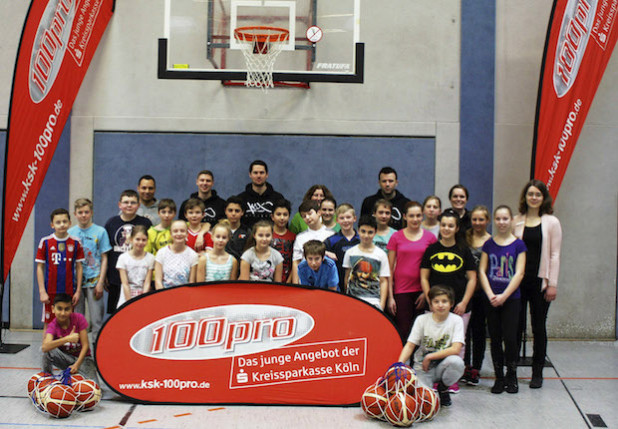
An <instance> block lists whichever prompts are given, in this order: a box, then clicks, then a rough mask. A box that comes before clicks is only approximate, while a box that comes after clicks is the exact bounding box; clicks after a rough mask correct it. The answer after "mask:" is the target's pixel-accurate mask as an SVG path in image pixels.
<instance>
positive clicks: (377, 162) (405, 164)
mask: <svg viewBox="0 0 618 429" xmlns="http://www.w3.org/2000/svg"><path fill="white" fill-rule="evenodd" d="M255 159H262V160H264V161H266V163H267V164H268V166H269V173H270V174H269V179H268V181H269V182H270V183H271V184H272V185H273V186H274V188H275V189H276V190H277V191H279V192H281V193H282V194H283V195H284V196H285V197H286V198H288V199H289V200H291V202H292V208H293V211H294V212H295V211H296V209H297V207H298V205H299V204H300V202H301V199H302V196H303V195H304V193H305V192H306V190H307V188H309V187H310V186H311V185H313V184H315V183H322V184H325V185H326V186H327V187H328V188H329V189H330V190H331V191H332V192H333V194H334V195H335V198H336V199H337V201H338V202H339V203H341V202H350V203H352V204H353V205H354V206H355V207H356V208H357V209H358V210H360V204H361V202H362V199H363V198H364V197H365V196H367V195H370V194H374V193H375V192H376V191H377V189H378V171H379V170H380V168H382V167H383V166H386V165H390V166H392V167H393V168H395V169H396V170H397V172H398V173H399V182H400V183H399V188H398V189H399V190H400V191H401V192H403V193H404V194H405V195H406V196H408V197H409V198H412V199H418V200H422V199H423V198H424V197H425V196H426V195H429V194H431V193H433V192H434V173H435V172H434V170H435V140H434V139H433V138H405V137H347V136H346V137H343V136H342V137H338V136H306V135H247V134H241V135H239V134H173V133H170V134H167V133H120V132H114V133H112V132H96V133H95V139H94V193H93V195H94V205H95V222H97V223H99V224H104V223H105V222H106V220H107V219H108V218H109V217H111V216H113V215H115V214H117V213H118V205H117V202H118V197H119V195H120V193H121V192H122V191H123V190H124V189H129V188H130V189H135V188H136V187H137V181H138V179H139V177H140V176H142V175H144V174H151V175H152V176H154V177H155V179H156V181H157V192H156V196H157V198H159V199H160V198H173V199H174V201H176V203H177V204H180V202H182V201H183V200H184V199H186V198H187V197H188V196H189V194H190V193H192V192H195V191H196V186H195V175H196V174H197V172H198V171H200V170H204V169H209V170H212V171H213V173H214V175H215V189H216V190H217V192H218V193H219V195H220V196H222V197H223V198H227V197H229V196H231V195H236V194H238V193H240V192H242V191H243V190H244V188H245V186H246V185H247V184H248V183H249V182H250V180H249V175H248V168H249V164H250V163H251V161H253V160H255Z"/></svg>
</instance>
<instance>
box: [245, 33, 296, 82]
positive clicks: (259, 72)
mask: <svg viewBox="0 0 618 429" xmlns="http://www.w3.org/2000/svg"><path fill="white" fill-rule="evenodd" d="M234 38H235V39H236V41H237V42H238V45H239V47H240V50H241V51H242V54H243V56H244V57H245V64H246V66H247V80H246V82H245V86H247V87H250V88H262V90H267V89H268V88H274V86H275V85H274V83H273V68H274V65H275V61H276V59H277V56H278V55H279V54H280V53H281V50H282V49H283V46H284V45H285V43H286V42H287V41H288V40H289V38H290V32H289V31H288V30H286V29H285V28H279V27H268V26H262V25H258V26H251V27H239V28H236V29H235V30H234Z"/></svg>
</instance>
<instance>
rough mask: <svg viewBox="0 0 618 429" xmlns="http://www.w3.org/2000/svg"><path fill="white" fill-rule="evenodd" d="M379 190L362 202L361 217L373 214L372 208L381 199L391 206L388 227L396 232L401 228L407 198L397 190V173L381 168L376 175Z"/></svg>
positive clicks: (390, 168) (391, 169)
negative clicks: (387, 201)
mask: <svg viewBox="0 0 618 429" xmlns="http://www.w3.org/2000/svg"><path fill="white" fill-rule="evenodd" d="M378 183H379V184H380V190H379V191H378V192H376V194H375V195H370V196H368V197H367V198H365V199H364V200H363V205H362V206H361V216H363V215H371V214H373V206H374V205H375V203H376V201H378V200H381V199H383V198H384V199H386V200H389V201H390V202H391V203H392V204H393V207H392V210H391V220H390V222H389V225H390V226H391V228H395V229H397V230H399V229H401V228H403V213H404V211H405V209H404V208H405V205H406V204H407V202H408V201H410V200H409V199H408V198H406V197H405V195H403V194H402V193H401V192H399V191H398V190H397V189H396V188H397V184H398V183H399V182H398V181H397V172H396V171H395V169H394V168H392V167H383V168H382V169H381V170H380V173H379V174H378Z"/></svg>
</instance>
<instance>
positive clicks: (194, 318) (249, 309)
mask: <svg viewBox="0 0 618 429" xmlns="http://www.w3.org/2000/svg"><path fill="white" fill-rule="evenodd" d="M314 324H315V322H314V320H313V318H312V317H311V316H310V315H309V314H307V313H305V312H303V311H300V310H297V309H295V308H290V307H283V306H276V305H252V304H242V305H225V306H218V307H208V308H202V309H198V310H192V311H187V312H184V313H179V314H174V315H172V316H168V317H165V318H163V319H160V320H157V321H156V322H153V323H151V324H149V325H148V326H145V327H143V328H142V329H140V330H139V331H138V332H137V333H135V335H133V337H132V338H131V341H130V344H131V348H132V349H133V350H134V351H135V352H137V353H139V354H141V355H144V356H147V357H152V358H158V359H171V360H198V359H220V358H226V357H230V356H242V355H246V354H252V353H259V352H263V351H267V350H271V349H276V348H280V347H283V346H285V345H287V344H290V343H292V342H294V341H296V340H298V339H300V338H302V337H304V336H305V335H307V334H308V333H309V332H311V330H312V329H313V327H314Z"/></svg>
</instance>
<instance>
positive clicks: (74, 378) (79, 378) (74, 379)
mask: <svg viewBox="0 0 618 429" xmlns="http://www.w3.org/2000/svg"><path fill="white" fill-rule="evenodd" d="M82 380H86V377H84V376H83V375H81V374H71V385H72V384H73V383H75V382H77V381H82Z"/></svg>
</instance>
